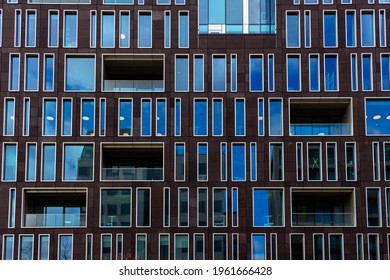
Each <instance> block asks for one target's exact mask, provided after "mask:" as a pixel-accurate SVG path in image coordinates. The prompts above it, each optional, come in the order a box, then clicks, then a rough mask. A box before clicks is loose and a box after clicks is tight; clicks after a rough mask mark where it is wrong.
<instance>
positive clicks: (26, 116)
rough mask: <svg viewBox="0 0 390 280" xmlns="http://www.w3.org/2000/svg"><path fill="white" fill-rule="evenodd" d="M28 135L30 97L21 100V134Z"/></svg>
mask: <svg viewBox="0 0 390 280" xmlns="http://www.w3.org/2000/svg"><path fill="white" fill-rule="evenodd" d="M29 135H30V98H28V97H25V98H24V101H23V136H29Z"/></svg>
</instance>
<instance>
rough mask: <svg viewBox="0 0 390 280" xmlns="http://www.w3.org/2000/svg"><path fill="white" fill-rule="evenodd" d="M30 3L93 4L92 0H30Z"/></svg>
mask: <svg viewBox="0 0 390 280" xmlns="http://www.w3.org/2000/svg"><path fill="white" fill-rule="evenodd" d="M28 3H29V4H91V0H28Z"/></svg>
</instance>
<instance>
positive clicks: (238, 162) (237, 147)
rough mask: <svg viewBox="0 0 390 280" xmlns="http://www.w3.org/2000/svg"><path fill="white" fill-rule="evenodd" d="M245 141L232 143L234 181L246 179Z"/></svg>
mask: <svg viewBox="0 0 390 280" xmlns="http://www.w3.org/2000/svg"><path fill="white" fill-rule="evenodd" d="M245 150H246V149H245V143H233V144H232V181H245V180H246V164H245V163H246V157H245Z"/></svg>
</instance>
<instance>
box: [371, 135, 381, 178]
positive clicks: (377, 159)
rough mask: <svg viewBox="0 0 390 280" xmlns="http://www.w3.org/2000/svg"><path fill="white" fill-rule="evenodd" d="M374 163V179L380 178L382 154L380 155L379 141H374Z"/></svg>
mask: <svg viewBox="0 0 390 280" xmlns="http://www.w3.org/2000/svg"><path fill="white" fill-rule="evenodd" d="M372 163H373V172H374V176H373V177H374V181H379V180H380V156H379V143H378V142H374V143H372Z"/></svg>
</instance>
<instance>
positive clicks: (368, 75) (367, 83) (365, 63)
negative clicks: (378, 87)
mask: <svg viewBox="0 0 390 280" xmlns="http://www.w3.org/2000/svg"><path fill="white" fill-rule="evenodd" d="M362 75H363V78H362V83H363V85H362V87H363V90H372V81H371V80H372V71H371V56H370V55H363V60H362Z"/></svg>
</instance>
